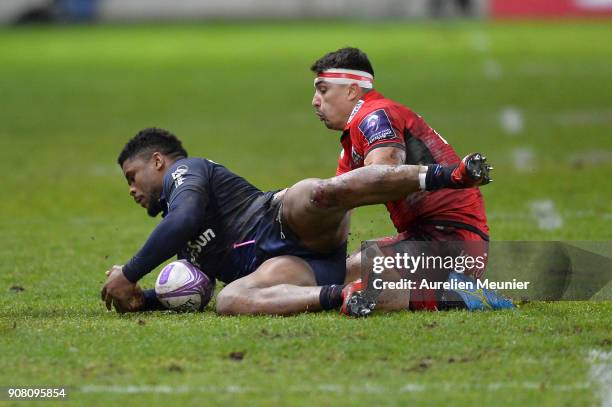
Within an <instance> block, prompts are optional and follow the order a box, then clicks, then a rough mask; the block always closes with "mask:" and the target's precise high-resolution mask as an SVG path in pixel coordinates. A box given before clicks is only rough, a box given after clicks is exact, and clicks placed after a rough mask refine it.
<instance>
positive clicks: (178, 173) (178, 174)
mask: <svg viewBox="0 0 612 407" xmlns="http://www.w3.org/2000/svg"><path fill="white" fill-rule="evenodd" d="M187 171H189V167H187V166H186V165H179V166H178V167H176V170H174V172H173V173H172V179H173V180H174V187H175V188H178V187H179V186H181V185H183V182H185V178H183V175H185V174H186V173H187Z"/></svg>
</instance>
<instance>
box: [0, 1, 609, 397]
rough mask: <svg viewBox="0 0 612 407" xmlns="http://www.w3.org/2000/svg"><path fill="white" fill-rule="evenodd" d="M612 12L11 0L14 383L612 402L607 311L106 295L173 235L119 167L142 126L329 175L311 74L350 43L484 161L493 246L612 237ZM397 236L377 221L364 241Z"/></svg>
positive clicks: (9, 337) (0, 367)
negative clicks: (416, 308) (246, 304)
mask: <svg viewBox="0 0 612 407" xmlns="http://www.w3.org/2000/svg"><path fill="white" fill-rule="evenodd" d="M611 16H612V0H529V1H526V0H525V1H520V0H490V1H486V0H479V1H476V0H472V1H469V0H468V1H466V0H464V1H454V0H453V1H451V0H448V1H444V0H439V1H434V0H429V1H427V0H405V1H401V0H378V1H366V0H353V1H349V0H336V1H334V0H327V1H320V0H311V1H307V0H302V1H300V0H282V1H281V0H249V1H239V0H224V1H215V0H209V1H196V0H175V1H164V0H2V1H0V23H1V24H2V26H0V97H1V102H0V165H1V166H2V173H3V176H2V181H3V191H4V192H3V195H2V199H1V200H0V349H2V355H1V356H0V386H1V385H11V384H14V385H41V384H58V385H59V384H65V385H69V386H71V387H72V388H73V389H74V390H75V391H76V394H75V396H74V398H75V401H76V402H77V403H80V404H87V405H108V404H109V403H113V402H118V401H120V399H121V398H122V397H127V396H129V395H130V394H133V393H136V394H138V395H139V400H140V402H143V403H144V402H148V403H149V404H151V405H163V404H164V403H170V402H172V403H173V404H176V403H177V402H181V403H183V404H186V405H199V404H201V400H202V397H206V400H207V401H210V402H216V403H228V402H235V401H238V402H243V403H249V404H265V405H270V404H286V403H296V404H300V403H301V404H304V403H311V404H312V403H323V404H325V403H327V404H342V403H348V402H353V403H366V402H370V403H377V404H378V403H379V402H380V400H381V394H383V393H384V395H385V397H384V398H382V400H384V401H385V402H386V403H388V404H399V403H404V402H415V403H421V404H423V403H427V404H438V405H440V404H448V403H453V404H454V405H473V404H484V405H488V404H493V403H495V404H496V405H513V404H516V403H520V404H522V405H576V406H578V405H580V406H584V405H593V404H598V403H599V402H600V401H602V402H604V403H605V402H606V400H607V402H608V403H609V402H610V397H611V396H610V392H609V389H610V388H612V383H610V380H609V378H610V374H609V372H610V369H611V368H610V359H611V358H610V350H611V346H612V345H611V344H612V338H610V331H611V326H610V315H611V312H612V308H611V306H610V302H584V303H578V302H573V303H561V302H559V303H532V304H527V305H525V306H524V307H523V308H522V309H521V310H520V313H518V314H512V313H482V314H469V315H466V314H465V313H437V314H436V313H419V314H395V315H387V316H381V317H376V318H371V319H369V320H366V321H351V320H347V319H343V318H340V317H338V316H336V315H335V314H333V313H323V314H319V315H300V316H296V317H294V318H263V317H261V318H220V317H217V316H215V315H214V314H213V313H212V312H205V313H203V314H199V315H168V314H157V315H125V316H117V315H115V314H107V313H106V312H105V311H104V310H103V308H102V304H101V303H100V301H99V300H98V290H99V288H100V286H101V284H102V282H103V272H104V270H106V269H107V268H108V267H109V266H110V265H112V264H114V263H119V262H123V261H125V260H126V259H127V258H129V256H130V255H131V254H132V253H133V252H134V251H135V250H137V249H138V247H139V245H140V244H141V243H142V241H143V240H144V239H145V238H146V236H147V235H148V233H149V231H150V230H151V228H152V227H153V226H154V225H155V224H156V223H157V220H154V219H148V218H147V217H146V216H145V215H144V213H143V211H142V210H141V209H140V208H138V207H137V206H136V205H134V204H133V202H132V201H131V200H130V199H129V197H128V195H127V187H126V185H125V181H124V180H123V179H122V176H121V173H120V170H119V168H118V167H117V165H116V164H115V160H116V155H117V154H118V152H119V150H120V149H121V147H122V146H123V144H124V143H125V141H126V140H127V139H128V138H129V137H131V136H132V135H133V134H134V133H135V132H136V131H138V130H139V129H141V128H143V127H149V126H159V127H166V128H169V129H171V130H173V131H174V132H175V133H177V135H178V136H179V137H180V138H182V139H183V141H184V143H185V145H186V147H187V148H188V150H189V152H190V154H191V155H194V156H205V157H207V158H211V159H214V160H215V161H218V162H221V163H223V164H225V165H227V166H228V167H229V168H230V169H232V170H234V171H236V172H237V173H239V174H242V175H245V176H246V178H247V179H249V180H250V181H252V182H253V183H254V184H256V185H257V186H259V187H261V188H263V189H272V188H279V187H284V186H287V185H290V184H292V183H294V182H295V181H297V180H299V179H301V178H304V177H311V176H317V177H328V176H330V175H332V174H333V173H334V171H335V162H336V158H337V155H338V152H339V144H338V137H337V134H335V133H332V132H329V131H328V130H326V129H324V128H323V126H322V125H321V124H320V123H319V122H318V120H317V119H316V117H315V116H314V114H313V112H312V109H311V107H310V100H311V97H312V92H313V89H312V74H311V73H310V72H309V66H310V64H311V63H312V62H313V61H314V60H315V59H317V58H318V57H320V56H321V55H323V54H324V53H326V52H328V51H330V50H335V49H337V48H340V47H342V46H346V45H353V46H357V47H360V48H362V49H364V50H365V51H366V52H367V53H368V54H369V56H370V57H371V59H372V62H373V64H374V69H375V70H376V74H377V81H376V86H377V88H378V89H379V90H380V91H382V92H383V93H384V94H385V95H386V96H388V97H391V98H393V99H395V100H398V101H400V102H402V103H404V104H406V105H407V106H409V107H411V108H413V109H414V110H415V111H416V112H418V113H420V114H422V115H423V116H424V117H425V119H426V120H427V121H428V122H429V123H430V124H431V125H432V126H433V127H434V128H436V129H437V130H438V131H439V132H440V133H441V134H442V135H443V136H444V137H445V138H446V139H448V140H449V141H450V142H451V143H452V144H453V145H454V146H455V148H456V149H457V151H458V152H459V154H460V155H462V154H465V153H468V152H471V151H474V150H482V151H483V152H486V153H487V155H488V156H489V157H490V160H491V161H492V162H493V163H494V164H495V168H496V169H495V183H493V184H492V185H491V186H488V187H487V188H484V189H483V193H484V195H485V199H486V204H487V210H488V217H489V219H490V226H491V236H492V238H493V239H495V240H600V241H609V240H611V239H610V238H611V237H612V232H611V231H612V188H611V184H610V179H609V178H610V176H609V173H608V171H610V170H611V169H612V137H611V134H612V99H611V98H610V95H612V42H611V41H610V39H611V38H612V24H611V20H610V17H611ZM392 233H393V230H392V227H391V224H390V221H389V220H388V216H387V214H386V211H385V210H384V208H382V207H381V206H377V207H369V208H363V209H360V210H359V211H357V213H356V215H355V217H354V220H353V230H352V236H351V242H350V243H351V248H355V247H357V246H358V245H359V242H360V241H361V240H363V239H368V238H372V237H375V236H384V235H389V234H392ZM604 251H605V250H604ZM603 254H607V255H609V254H610V253H603ZM152 274H155V273H152ZM153 281H154V276H149V278H148V279H146V280H145V282H144V285H145V286H148V287H151V286H152V284H153ZM610 288H611V287H610V285H608V289H610ZM448 338H453V340H452V341H449V340H448ZM183 350H185V351H184V353H183ZM241 352H242V355H243V357H241V358H236V356H235V355H236V354H240V353H241ZM231 355H234V356H231ZM346 372H351V374H346ZM164 386H166V387H164ZM180 386H183V387H180ZM168 389H170V390H168ZM181 389H183V390H181ZM606 389H607V390H606ZM79 390H80V393H79ZM305 395H307V397H305ZM196 396H197V397H196Z"/></svg>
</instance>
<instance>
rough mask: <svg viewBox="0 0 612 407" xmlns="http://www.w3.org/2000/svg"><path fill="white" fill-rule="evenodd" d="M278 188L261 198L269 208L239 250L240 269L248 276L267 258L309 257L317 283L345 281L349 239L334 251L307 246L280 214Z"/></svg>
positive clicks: (239, 275)
mask: <svg viewBox="0 0 612 407" xmlns="http://www.w3.org/2000/svg"><path fill="white" fill-rule="evenodd" d="M275 193H276V191H272V192H266V193H265V194H264V196H263V197H262V199H261V201H260V202H259V203H256V204H260V205H264V206H265V211H264V214H263V216H262V217H261V219H260V221H259V223H258V225H257V228H256V229H255V231H254V233H253V234H252V235H251V236H250V237H249V238H248V239H247V241H246V242H245V244H244V246H241V247H238V248H237V249H235V255H236V256H238V257H239V259H240V260H239V263H240V264H241V267H239V269H240V272H239V273H238V275H237V276H236V278H240V277H244V276H246V275H248V274H250V273H252V272H253V271H255V270H256V269H257V267H259V266H260V265H261V264H262V263H263V262H264V261H266V260H268V259H271V258H273V257H278V256H296V257H299V258H301V259H303V260H305V261H306V262H307V263H308V265H309V266H310V268H311V269H312V271H313V272H314V275H315V278H316V281H317V285H329V284H343V283H344V277H345V276H346V242H344V244H342V245H341V246H340V247H338V248H337V249H336V250H334V251H333V252H331V253H318V252H314V251H312V250H310V249H307V248H305V247H304V246H302V244H301V243H300V241H299V238H298V237H297V236H296V235H295V234H294V233H293V232H292V231H291V230H290V229H289V226H288V225H287V224H286V222H284V220H283V219H282V217H280V216H279V214H280V211H281V208H282V203H281V202H282V201H281V200H280V199H274V198H273V196H274V194H275Z"/></svg>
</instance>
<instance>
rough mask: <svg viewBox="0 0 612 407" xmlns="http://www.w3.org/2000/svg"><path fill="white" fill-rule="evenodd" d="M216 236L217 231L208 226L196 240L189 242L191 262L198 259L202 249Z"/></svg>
mask: <svg viewBox="0 0 612 407" xmlns="http://www.w3.org/2000/svg"><path fill="white" fill-rule="evenodd" d="M215 237H216V235H215V232H214V231H213V230H212V229H210V228H208V229H206V230H205V231H204V232H202V234H200V236H198V237H197V239H195V240H190V241H189V242H187V247H188V249H187V251H188V252H189V254H190V257H191V258H190V262H192V263H193V262H194V261H196V259H197V257H198V255H199V254H200V253H202V250H203V249H204V248H205V247H206V245H207V244H209V243H210V242H211V241H212V240H213V239H214V238H215Z"/></svg>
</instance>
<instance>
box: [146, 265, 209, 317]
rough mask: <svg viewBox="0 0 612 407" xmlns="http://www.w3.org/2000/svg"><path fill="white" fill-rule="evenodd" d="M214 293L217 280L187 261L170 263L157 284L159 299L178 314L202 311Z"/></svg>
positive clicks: (161, 273)
mask: <svg viewBox="0 0 612 407" xmlns="http://www.w3.org/2000/svg"><path fill="white" fill-rule="evenodd" d="M214 291H215V280H211V279H210V278H209V277H208V276H207V275H206V274H204V273H202V271H201V270H199V269H198V268H197V267H195V266H194V265H193V264H191V263H189V262H188V261H187V260H178V261H173V262H172V263H169V264H168V265H167V266H166V267H164V268H163V269H162V271H161V272H160V273H159V276H157V281H156V282H155V294H156V295H157V299H158V300H159V301H160V302H161V303H162V304H163V305H164V306H165V307H166V308H168V309H170V310H173V311H176V312H192V311H202V310H203V309H204V307H205V306H206V304H208V302H209V301H210V299H211V297H212V295H213V292H214Z"/></svg>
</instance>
